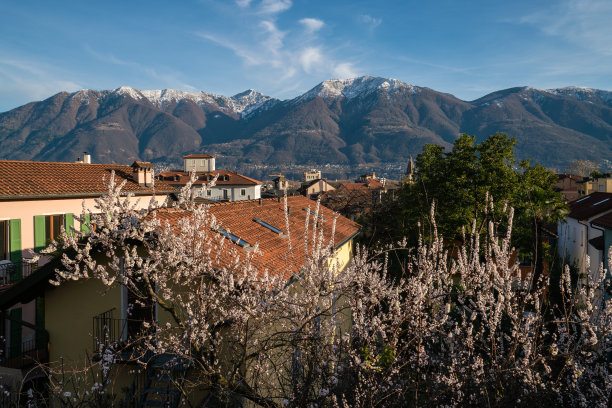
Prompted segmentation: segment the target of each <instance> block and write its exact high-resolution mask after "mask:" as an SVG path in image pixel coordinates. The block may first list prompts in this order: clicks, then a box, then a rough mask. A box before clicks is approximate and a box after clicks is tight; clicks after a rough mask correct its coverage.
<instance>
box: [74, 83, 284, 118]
mask: <svg viewBox="0 0 612 408" xmlns="http://www.w3.org/2000/svg"><path fill="white" fill-rule="evenodd" d="M91 94H93V95H96V96H97V97H98V98H105V97H108V96H109V95H120V96H129V97H130V98H132V99H135V100H137V101H141V100H147V101H148V102H150V103H151V104H153V105H154V106H155V107H157V108H159V109H163V108H164V107H165V106H167V105H169V104H172V103H178V102H180V101H182V100H189V101H192V102H194V103H195V104H197V105H198V106H200V107H202V106H203V105H216V106H218V107H219V108H220V109H221V110H224V111H232V112H235V113H238V114H241V116H243V117H244V116H245V115H248V114H249V113H251V112H253V111H255V110H257V109H258V108H260V107H262V106H263V105H266V103H268V102H271V101H276V99H274V98H272V97H269V96H266V95H264V94H262V93H260V92H257V91H255V90H253V89H248V90H246V91H244V92H241V93H238V94H236V95H234V96H232V97H227V96H223V95H216V94H212V93H207V92H203V91H200V92H186V91H181V90H178V89H153V90H138V89H135V88H132V87H129V86H122V87H119V88H116V89H114V90H105V91H94V90H91V89H81V90H80V91H77V92H74V93H72V94H70V97H71V98H72V99H80V100H81V102H82V103H84V104H88V103H89V98H90V95H91Z"/></svg>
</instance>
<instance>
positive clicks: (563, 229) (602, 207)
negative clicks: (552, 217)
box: [557, 192, 612, 273]
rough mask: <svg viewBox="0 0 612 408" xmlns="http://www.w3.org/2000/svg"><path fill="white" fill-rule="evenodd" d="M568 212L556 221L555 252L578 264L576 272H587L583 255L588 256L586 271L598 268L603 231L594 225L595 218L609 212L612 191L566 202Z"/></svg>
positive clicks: (611, 202)
mask: <svg viewBox="0 0 612 408" xmlns="http://www.w3.org/2000/svg"><path fill="white" fill-rule="evenodd" d="M568 205H569V209H570V212H569V214H568V215H567V217H566V218H565V220H563V221H560V222H559V223H558V224H557V232H558V234H557V235H558V236H559V239H558V241H557V252H558V253H559V255H560V256H561V257H563V258H567V259H568V260H569V262H572V263H575V264H576V265H577V266H578V269H579V271H580V273H587V272H588V271H587V268H586V257H587V256H588V257H589V258H590V269H589V271H590V272H594V271H596V270H597V269H598V268H599V264H600V263H601V262H602V261H603V260H604V258H603V253H604V251H606V252H607V248H604V234H603V231H602V229H601V228H600V227H597V225H594V223H593V222H594V221H595V220H596V219H600V218H601V217H602V216H604V215H606V214H608V213H610V212H612V193H599V192H596V193H591V194H589V195H588V196H586V197H582V198H579V199H578V200H575V201H571V202H569V203H568Z"/></svg>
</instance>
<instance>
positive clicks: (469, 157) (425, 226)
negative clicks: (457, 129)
mask: <svg viewBox="0 0 612 408" xmlns="http://www.w3.org/2000/svg"><path fill="white" fill-rule="evenodd" d="M515 146H516V139H515V138H511V137H509V136H508V135H506V134H502V133H496V134H494V135H491V136H489V138H487V139H486V140H484V141H482V142H480V143H477V142H476V138H475V137H474V136H470V135H467V134H463V135H461V136H460V137H459V138H458V139H457V140H456V141H455V143H454V145H453V148H452V149H451V150H450V151H445V150H444V148H443V147H442V146H438V145H433V144H428V145H425V146H424V147H423V152H422V153H421V154H419V155H418V156H417V158H416V168H417V171H416V175H415V179H414V182H413V183H407V184H406V185H405V186H404V187H403V189H402V191H401V193H400V195H399V199H398V200H397V201H396V202H394V203H391V204H390V205H388V206H387V208H384V209H382V210H380V211H379V213H374V214H373V215H372V218H371V222H372V223H377V222H379V221H380V220H382V219H383V218H384V217H385V216H386V217H387V218H388V220H389V221H387V225H389V226H390V228H391V232H385V235H384V236H383V235H382V234H381V233H379V234H378V235H377V236H376V237H374V240H377V241H379V242H390V241H396V240H397V239H399V238H400V237H402V236H406V237H408V238H409V241H412V243H416V240H417V238H418V236H419V232H421V233H423V235H424V236H425V237H427V236H428V235H429V232H430V230H431V227H432V226H431V225H429V219H430V217H429V213H430V209H431V205H432V202H434V203H435V218H436V221H437V226H438V231H439V232H441V233H442V235H443V236H444V237H445V239H446V242H447V245H449V244H452V243H454V242H456V240H461V239H462V237H463V231H465V232H466V233H469V232H470V231H469V230H470V228H471V225H472V221H473V220H476V224H475V225H476V229H477V231H476V232H477V233H479V234H482V233H484V232H486V231H485V230H486V228H487V224H488V222H489V221H493V222H495V223H496V224H499V221H501V220H502V219H503V215H502V212H503V211H502V210H503V207H504V206H505V205H510V206H512V207H514V208H515V210H516V211H515V214H516V215H515V227H514V230H515V236H516V237H517V239H516V240H515V245H517V247H518V248H519V250H520V251H521V252H522V254H523V255H528V256H533V258H532V259H534V260H536V264H537V265H538V268H541V258H540V256H541V255H542V249H541V246H540V244H541V239H542V236H543V235H542V232H543V225H544V224H545V223H547V222H555V221H556V220H558V219H560V218H561V217H562V216H563V215H564V211H565V208H566V207H565V205H564V204H563V201H562V199H561V195H560V194H559V193H558V192H555V191H554V190H553V185H554V183H555V181H556V175H555V174H554V173H553V172H552V171H550V170H547V169H546V168H544V167H542V166H540V165H535V166H532V165H531V164H530V162H529V161H528V160H527V161H522V162H521V163H517V162H516V160H515V158H514V147H515ZM491 200H492V201H493V202H494V203H495V206H490V203H491ZM382 211H384V212H385V215H383V214H382ZM419 225H420V226H421V230H420V231H419V230H418V226H419ZM379 230H380V228H379ZM538 248H539V250H538ZM538 272H539V270H538Z"/></svg>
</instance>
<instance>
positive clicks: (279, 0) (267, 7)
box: [260, 0, 292, 14]
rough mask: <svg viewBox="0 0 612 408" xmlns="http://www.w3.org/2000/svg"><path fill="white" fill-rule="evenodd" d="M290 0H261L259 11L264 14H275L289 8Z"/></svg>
mask: <svg viewBox="0 0 612 408" xmlns="http://www.w3.org/2000/svg"><path fill="white" fill-rule="evenodd" d="M291 6H292V3H291V0H262V1H261V5H260V12H261V13H264V14H277V13H280V12H282V11H285V10H288V9H290V8H291Z"/></svg>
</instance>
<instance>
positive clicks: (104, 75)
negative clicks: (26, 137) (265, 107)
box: [0, 0, 612, 112]
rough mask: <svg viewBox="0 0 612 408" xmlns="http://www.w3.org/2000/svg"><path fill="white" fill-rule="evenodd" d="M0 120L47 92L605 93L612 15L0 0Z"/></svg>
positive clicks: (439, 7)
mask: <svg viewBox="0 0 612 408" xmlns="http://www.w3.org/2000/svg"><path fill="white" fill-rule="evenodd" d="M0 10H1V11H2V12H1V13H0V112H2V111H7V110H10V109H12V108H15V107H17V106H20V105H22V104H24V103H27V102H29V101H33V100H41V99H45V98H47V97H49V96H51V95H53V94H55V93H57V92H60V91H64V90H65V91H76V90H78V89H83V88H90V89H114V88H118V87H119V86H123V85H127V86H132V87H135V88H138V89H163V88H175V89H182V90H185V91H199V90H203V91H206V92H213V93H218V94H222V95H228V96H230V95H234V94H236V93H238V92H241V91H243V90H245V89H248V88H253V89H256V90H258V91H260V92H263V93H265V94H267V95H271V96H274V97H277V98H281V99H286V98H292V97H295V96H297V95H299V94H300V93H302V92H305V91H307V90H308V89H310V88H312V87H313V86H315V85H316V84H318V83H319V82H321V81H324V80H326V79H330V78H349V77H355V76H360V75H374V76H383V77H390V78H397V79H399V80H402V81H404V82H407V83H409V84H413V85H419V86H427V87H430V88H433V89H435V90H438V91H442V92H448V93H451V94H453V95H455V96H457V97H458V98H461V99H464V100H473V99H476V98H478V97H480V96H483V95H485V94H486V93H488V92H491V91H494V90H499V89H503V88H508V87H513V86H522V85H530V86H534V87H536V88H553V87H563V86H569V85H577V86H587V87H593V88H599V89H606V90H612V24H611V23H610V22H612V1H610V0H584V1H576V0H559V1H539V0H529V1H523V0H513V1H495V0H486V1H459V0H448V1H446V0H431V1H411V0H403V1H382V0H379V1H371V0H370V1H360V0H351V1H346V0H337V1H336V0H327V1H318V0H309V1H306V0H199V1H190V0H184V1H177V2H169V1H156V0H147V1H141V0H130V1H113V0H105V1H91V0H77V1H61V0H58V1H42V0H41V1H29V0H20V1H13V0H0Z"/></svg>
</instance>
